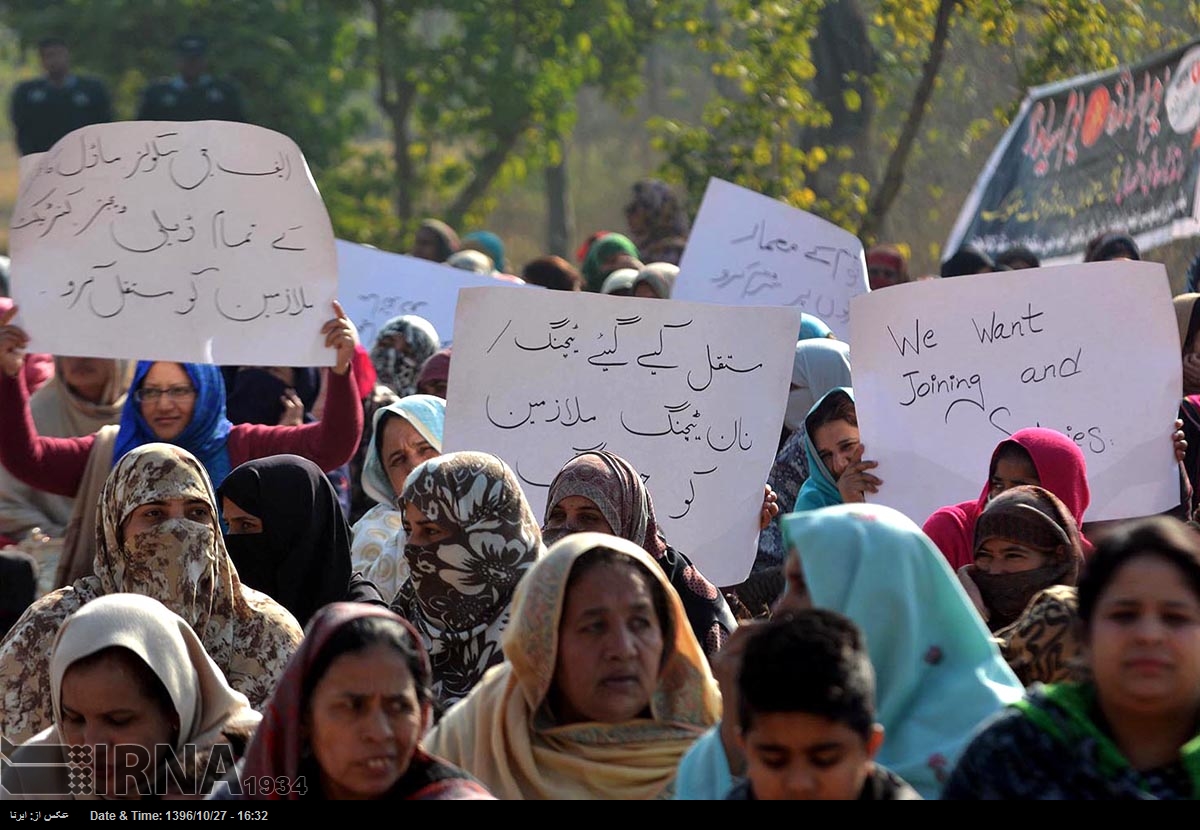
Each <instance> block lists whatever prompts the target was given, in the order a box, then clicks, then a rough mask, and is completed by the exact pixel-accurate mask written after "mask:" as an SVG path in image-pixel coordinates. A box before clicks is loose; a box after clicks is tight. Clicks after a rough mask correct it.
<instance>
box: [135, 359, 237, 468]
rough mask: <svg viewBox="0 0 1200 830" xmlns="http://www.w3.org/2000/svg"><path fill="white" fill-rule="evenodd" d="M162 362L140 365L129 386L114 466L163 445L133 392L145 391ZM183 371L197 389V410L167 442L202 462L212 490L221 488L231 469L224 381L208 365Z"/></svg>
mask: <svg viewBox="0 0 1200 830" xmlns="http://www.w3.org/2000/svg"><path fill="white" fill-rule="evenodd" d="M157 362H159V361H154V360H143V361H141V362H139V363H138V365H137V371H136V372H134V374H133V383H132V384H131V385H130V387H129V388H130V395H129V396H128V397H127V398H126V399H125V409H124V410H122V412H121V429H120V431H119V432H118V433H117V445H116V448H115V449H114V450H113V466H114V467H115V466H116V465H117V462H118V461H120V460H121V457H122V456H123V455H125V453H127V452H129V451H130V450H132V449H134V448H136V447H140V446H142V444H152V443H154V442H156V441H162V440H163V439H161V438H159V437H158V436H156V435H155V434H154V430H153V429H151V428H150V424H149V423H148V422H147V421H146V419H145V417H143V416H142V405H141V404H140V403H138V402H137V401H136V400H135V396H134V395H133V394H132V393H133V391H134V390H137V389H140V388H141V387H142V381H144V380H145V379H146V373H147V372H149V371H150V367H151V366H153V365H154V364H155V363H157ZM179 365H180V366H182V367H183V371H185V372H187V376H188V379H189V380H190V381H191V382H192V386H193V387H194V388H195V389H196V406H195V408H194V409H193V410H192V420H191V421H189V422H188V425H187V427H186V428H184V430H183V432H181V433H180V434H179V435H178V436H176V437H175V438H173V439H172V440H171V441H169V442H167V443H170V444H174V445H175V446H177V447H183V448H184V449H185V450H187V451H188V452H190V453H191V454H192V455H194V456H196V458H197V459H199V461H200V463H201V464H203V465H204V469H205V470H207V471H208V477H209V478H210V479H212V482H213V486H214V487H219V486H220V484H221V482H223V481H224V480H225V476H227V475H229V471H230V470H231V469H232V465H231V464H230V463H229V448H228V447H227V446H226V443H225V441H226V439H227V438H228V437H229V429H230V427H232V426H233V424H231V423H230V422H229V419H228V418H226V417H225V379H224V377H223V376H222V375H221V369H220V367H217V366H213V365H211V364H207V363H180V364H179Z"/></svg>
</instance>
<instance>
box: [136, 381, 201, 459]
mask: <svg viewBox="0 0 1200 830" xmlns="http://www.w3.org/2000/svg"><path fill="white" fill-rule="evenodd" d="M139 391H140V393H141V394H142V395H147V394H149V395H150V397H151V398H153V400H143V401H142V403H141V408H142V417H143V418H145V419H146V423H148V424H149V425H150V429H151V430H153V432H154V437H155V438H157V439H158V440H160V441H171V440H172V439H175V438H178V437H179V436H180V435H181V434H183V431H184V430H185V429H187V426H188V424H190V423H191V422H192V412H193V411H194V410H195V408H196V389H195V388H194V387H193V386H192V379H191V378H189V377H188V375H187V372H185V371H184V370H183V367H182V366H180V365H179V364H178V363H155V364H154V365H153V366H151V367H150V371H148V372H147V373H146V376H145V377H144V378H143V379H142V385H141V387H140V390H139Z"/></svg>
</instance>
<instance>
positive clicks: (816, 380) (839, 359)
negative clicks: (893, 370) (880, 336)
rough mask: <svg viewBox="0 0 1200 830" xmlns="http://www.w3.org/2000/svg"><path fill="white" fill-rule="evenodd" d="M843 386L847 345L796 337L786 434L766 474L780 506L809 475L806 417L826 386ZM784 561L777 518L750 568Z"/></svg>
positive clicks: (793, 498) (846, 378)
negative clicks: (768, 472)
mask: <svg viewBox="0 0 1200 830" xmlns="http://www.w3.org/2000/svg"><path fill="white" fill-rule="evenodd" d="M842 387H845V388H849V387H850V345H849V344H848V343H843V342H842V341H840V340H831V339H827V338H811V339H808V340H798V341H796V355H795V358H794V360H793V362H792V384H791V389H790V391H789V392H788V400H787V409H786V410H785V411H784V414H783V429H784V432H785V435H786V437H785V438H784V440H783V445H782V446H781V447H780V449H779V454H778V455H776V456H775V464H774V465H773V466H772V467H771V474H770V475H769V476H768V478H767V483H768V484H769V485H771V489H772V490H774V491H775V492H776V493H777V494H778V498H779V503H780V504H795V503H796V497H797V496H798V495H800V488H801V487H803V486H804V482H805V481H806V480H807V479H808V474H809V469H808V451H807V449H806V446H807V441H808V433H807V432H806V430H805V429H804V418H805V416H806V415H807V414H808V412H809V410H811V409H812V408H813V406H815V405H816V403H817V401H818V400H820V399H821V398H823V397H824V396H825V395H826V394H827V393H828V392H829V391H830V390H833V389H838V388H842ZM783 559H784V550H783V537H782V536H781V535H780V531H779V519H778V518H776V519H775V520H774V521H772V522H771V524H770V525H768V526H767V528H766V529H765V530H764V531H763V532H762V533H760V534H759V535H758V556H757V558H756V559H755V562H754V570H755V571H759V570H763V569H765V568H771V567H777V566H779V565H782V564H783Z"/></svg>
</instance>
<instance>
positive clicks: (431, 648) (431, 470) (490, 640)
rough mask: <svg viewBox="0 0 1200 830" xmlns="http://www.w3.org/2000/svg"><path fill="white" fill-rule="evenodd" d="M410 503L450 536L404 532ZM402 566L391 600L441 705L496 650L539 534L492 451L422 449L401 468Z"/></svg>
mask: <svg viewBox="0 0 1200 830" xmlns="http://www.w3.org/2000/svg"><path fill="white" fill-rule="evenodd" d="M408 505H412V506H413V507H415V508H416V509H417V510H419V511H420V512H421V514H422V515H424V516H425V517H426V518H427V519H429V520H431V521H435V522H437V523H438V524H439V525H441V527H442V528H443V530H446V531H448V532H449V533H450V536H449V537H448V538H446V539H444V540H443V541H441V542H438V543H436V544H433V545H416V544H414V543H413V541H412V528H411V527H410V525H409V519H408V515H407V507H408ZM400 508H401V510H403V511H405V518H404V530H405V533H406V534H407V535H408V540H407V542H406V543H405V545H404V556H405V559H406V560H407V562H408V567H409V569H410V571H411V576H410V577H409V579H408V580H407V581H406V582H405V583H404V584H403V585H402V586H401V588H400V591H399V593H398V594H397V595H396V599H395V601H394V604H393V608H394V609H395V610H396V611H397V612H398V613H400V614H401V615H402V616H404V617H405V618H406V619H408V620H409V622H411V623H412V624H413V625H414V626H415V627H416V629H417V631H418V632H419V633H420V634H421V637H422V639H423V640H424V645H425V648H426V650H427V651H428V652H429V656H430V660H431V662H432V664H433V692H434V697H435V699H436V700H437V701H438V703H439V705H441V706H443V707H447V706H449V705H450V704H452V703H454V702H456V701H457V700H459V699H460V698H462V697H464V696H465V695H466V694H467V692H468V691H470V690H471V687H472V686H474V685H475V684H476V683H477V682H478V681H479V679H480V678H481V677H482V676H483V673H484V671H486V670H487V669H488V668H489V667H490V666H493V665H495V664H497V663H499V662H501V661H502V660H503V659H504V655H503V653H502V652H501V649H500V635H501V633H502V632H503V631H504V629H505V627H506V626H507V625H508V620H509V605H510V603H511V601H512V596H513V591H514V590H515V589H516V587H517V583H518V582H519V581H520V580H521V578H522V577H523V576H524V575H525V572H526V571H527V570H529V568H530V566H532V565H533V563H534V562H535V561H536V560H537V559H538V557H539V556H541V554H542V552H543V547H542V535H541V531H540V530H539V529H538V522H537V519H536V518H535V517H534V514H533V511H532V509H531V508H530V507H529V502H527V501H526V500H525V494H524V492H523V491H522V490H521V485H520V484H519V483H518V481H517V477H516V476H515V475H514V474H513V472H512V470H510V469H509V468H508V465H506V464H505V463H504V462H503V461H502V460H500V458H498V457H497V456H494V455H488V454H486V453H478V452H456V453H450V454H448V455H442V456H438V457H437V458H431V459H429V460H428V461H426V462H424V463H423V464H421V465H420V466H419V467H417V468H416V469H415V470H413V471H412V473H411V474H410V475H409V477H408V481H406V482H405V484H404V493H403V494H402V495H401V504H400Z"/></svg>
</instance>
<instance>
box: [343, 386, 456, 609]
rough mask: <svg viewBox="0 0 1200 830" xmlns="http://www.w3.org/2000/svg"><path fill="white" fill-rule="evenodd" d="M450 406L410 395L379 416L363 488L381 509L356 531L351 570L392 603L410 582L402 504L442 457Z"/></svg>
mask: <svg viewBox="0 0 1200 830" xmlns="http://www.w3.org/2000/svg"><path fill="white" fill-rule="evenodd" d="M445 423H446V401H445V400H443V399H442V398H438V397H435V396H433V395H409V396H408V397H406V398H401V399H400V400H398V401H396V402H395V403H392V404H389V405H388V406H385V407H383V408H382V409H379V410H377V411H376V412H375V417H374V418H373V419H372V423H371V443H370V445H369V446H368V447H367V455H366V460H365V462H364V463H363V474H362V487H363V490H365V491H366V493H367V495H369V496H370V497H371V498H372V499H373V500H374V501H375V506H374V507H372V508H371V509H370V510H368V511H367V512H366V513H364V514H363V517H362V518H361V519H359V520H358V521H357V522H355V523H354V527H353V528H351V531H350V533H351V539H352V541H351V546H350V567H351V569H352V570H353V571H356V572H361V573H362V575H363V576H364V577H365V578H366V579H368V580H370V581H371V582H372V583H374V585H375V587H377V588H378V589H379V593H380V594H382V595H383V597H384V598H385V599H387V600H388V601H389V602H390V601H391V599H392V598H393V597H395V596H396V592H397V591H399V590H400V586H401V585H402V584H404V581H405V580H406V579H408V562H407V561H406V560H405V558H404V541H405V535H404V513H403V511H402V510H401V509H400V508H399V507H398V506H397V504H396V501H397V499H398V498H399V497H400V493H401V492H403V490H404V481H405V479H407V478H408V474H409V473H411V472H412V471H413V470H415V469H416V468H417V465H419V464H420V463H421V462H422V461H427V460H429V459H430V458H433V457H434V456H437V455H440V454H441V452H442V429H443V427H444V426H445Z"/></svg>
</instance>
